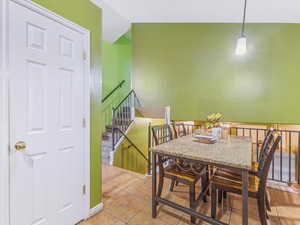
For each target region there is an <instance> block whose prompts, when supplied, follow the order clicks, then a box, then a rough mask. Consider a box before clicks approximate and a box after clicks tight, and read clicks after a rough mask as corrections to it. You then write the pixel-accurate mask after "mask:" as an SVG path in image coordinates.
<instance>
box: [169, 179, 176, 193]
mask: <svg viewBox="0 0 300 225" xmlns="http://www.w3.org/2000/svg"><path fill="white" fill-rule="evenodd" d="M175 181H176V179H175V178H174V179H172V182H171V185H170V191H173V190H174V185H175Z"/></svg>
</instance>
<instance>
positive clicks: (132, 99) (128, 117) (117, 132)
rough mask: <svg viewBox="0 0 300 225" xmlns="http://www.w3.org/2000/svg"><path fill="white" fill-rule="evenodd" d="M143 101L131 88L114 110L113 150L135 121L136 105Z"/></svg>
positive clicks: (138, 105)
mask: <svg viewBox="0 0 300 225" xmlns="http://www.w3.org/2000/svg"><path fill="white" fill-rule="evenodd" d="M140 106H141V103H140V101H139V99H138V97H137V95H136V93H135V91H134V90H131V91H130V92H129V93H128V94H127V95H126V97H125V98H124V99H123V100H122V101H121V102H120V103H119V104H118V105H117V106H116V107H115V108H113V111H112V129H113V134H112V142H113V143H112V147H113V151H114V150H115V149H116V146H117V145H118V143H119V142H120V140H121V138H122V137H124V135H123V134H124V133H126V131H127V129H128V128H129V126H130V125H131V123H132V122H133V121H134V110H135V107H140Z"/></svg>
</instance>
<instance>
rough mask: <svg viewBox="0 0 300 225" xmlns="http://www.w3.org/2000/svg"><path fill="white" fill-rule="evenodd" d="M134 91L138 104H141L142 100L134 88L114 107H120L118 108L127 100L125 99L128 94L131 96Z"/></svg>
mask: <svg viewBox="0 0 300 225" xmlns="http://www.w3.org/2000/svg"><path fill="white" fill-rule="evenodd" d="M132 93H133V94H134V96H135V98H136V100H137V102H138V104H139V105H141V103H140V100H139V99H138V98H137V95H136V93H135V91H134V90H131V91H130V92H129V93H128V94H127V95H126V96H125V97H124V98H123V100H122V101H121V102H120V103H119V104H118V105H117V106H116V107H114V109H118V108H119V107H120V106H121V105H122V104H123V102H125V101H126V100H127V98H128V96H130V95H131V94H132Z"/></svg>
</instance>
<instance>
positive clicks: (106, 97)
mask: <svg viewBox="0 0 300 225" xmlns="http://www.w3.org/2000/svg"><path fill="white" fill-rule="evenodd" d="M124 83H125V80H122V81H121V82H120V83H119V84H118V85H117V86H116V87H115V88H114V89H113V90H112V91H111V92H109V93H108V95H106V96H105V97H104V98H103V99H102V103H103V102H105V101H106V100H107V99H108V98H109V97H110V96H111V95H112V94H113V93H114V92H115V91H116V90H118V89H119V88H121V87H122V85H123V84H124Z"/></svg>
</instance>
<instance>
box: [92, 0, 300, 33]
mask: <svg viewBox="0 0 300 225" xmlns="http://www.w3.org/2000/svg"><path fill="white" fill-rule="evenodd" d="M92 1H93V2H94V3H96V4H97V5H98V6H100V7H101V4H102V5H105V7H102V8H103V13H104V17H103V21H104V23H106V22H109V23H110V22H115V20H113V19H111V18H109V16H108V17H107V18H106V14H108V13H105V11H106V10H108V11H112V12H113V13H114V14H115V16H118V17H119V18H121V20H122V21H123V23H124V24H125V22H124V21H126V23H127V28H128V25H129V27H130V23H156V22H158V23H160V22H161V23H175V22H176V23H184V22H190V23H204V22H221V23H230V22H234V23H236V22H241V20H242V13H243V4H244V0H92ZM119 22H120V21H119ZM247 22H258V23H261V22H266V23H300V1H299V0H248V8H247ZM113 26H116V24H114V25H112V23H111V24H110V25H109V26H108V27H113ZM105 27H106V26H104V35H105V33H106V30H105ZM110 32H111V31H110ZM117 36H118V35H117Z"/></svg>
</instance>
